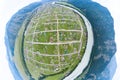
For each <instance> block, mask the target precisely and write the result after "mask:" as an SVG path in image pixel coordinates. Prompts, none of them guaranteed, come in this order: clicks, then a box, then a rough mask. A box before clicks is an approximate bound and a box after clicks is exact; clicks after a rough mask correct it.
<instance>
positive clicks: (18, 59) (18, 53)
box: [14, 26, 29, 80]
mask: <svg viewBox="0 0 120 80" xmlns="http://www.w3.org/2000/svg"><path fill="white" fill-rule="evenodd" d="M24 29H25V26H22V27H21V29H20V31H19V33H18V37H17V38H16V41H15V50H14V62H15V65H16V67H17V69H18V71H19V73H20V74H21V76H22V77H23V79H25V80H29V76H28V75H27V74H26V73H25V69H26V68H25V67H24V63H23V62H24V61H23V55H22V49H21V48H22V40H23V36H22V35H23V32H24Z"/></svg>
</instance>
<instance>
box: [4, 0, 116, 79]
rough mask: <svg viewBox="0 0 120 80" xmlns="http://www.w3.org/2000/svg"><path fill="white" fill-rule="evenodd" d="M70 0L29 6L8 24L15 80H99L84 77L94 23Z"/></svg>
mask: <svg viewBox="0 0 120 80" xmlns="http://www.w3.org/2000/svg"><path fill="white" fill-rule="evenodd" d="M70 1H71V2H72V0H70ZM70 1H69V0H68V1H67V0H51V1H50V0H45V1H41V2H35V3H32V4H30V5H28V6H26V7H24V8H23V9H21V10H19V11H18V12H17V13H16V14H15V15H13V17H12V18H11V20H10V21H9V22H8V23H7V27H6V36H5V43H6V45H7V53H8V62H9V67H10V69H11V72H12V74H13V76H14V78H15V80H102V79H93V78H91V79H86V78H85V75H87V73H89V70H91V69H90V67H91V65H92V64H93V62H92V60H91V56H92V52H93V49H94V41H96V40H94V39H95V38H94V33H95V32H94V30H93V26H94V24H93V25H92V24H91V22H90V21H89V19H87V17H86V13H84V10H82V9H81V8H78V7H76V6H75V5H73V4H71V2H70ZM81 1H82V0H81ZM81 4H82V3H81ZM96 39H97V38H96ZM99 48H100V46H99ZM112 48H114V49H115V45H114V46H113V47H112ZM102 55H103V57H104V58H105V56H104V54H102ZM94 58H98V57H94ZM105 59H106V58H105ZM86 77H87V76H86ZM94 78H95V77H94Z"/></svg>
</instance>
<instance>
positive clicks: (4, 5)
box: [0, 0, 120, 80]
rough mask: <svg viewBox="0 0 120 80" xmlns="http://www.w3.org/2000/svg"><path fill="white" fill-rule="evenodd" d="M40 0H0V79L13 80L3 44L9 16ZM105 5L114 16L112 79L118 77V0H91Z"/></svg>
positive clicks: (119, 59) (119, 32) (119, 31)
mask: <svg viewBox="0 0 120 80" xmlns="http://www.w3.org/2000/svg"><path fill="white" fill-rule="evenodd" d="M35 1H40V0H0V79H1V80H14V79H13V76H12V74H11V72H10V70H9V66H8V63H7V60H6V48H5V45H4V33H5V26H6V23H7V22H8V20H9V19H10V18H11V16H12V15H13V14H14V13H15V12H17V11H18V10H19V9H21V8H22V7H24V6H26V5H28V4H30V3H32V2H35ZM93 1H96V2H99V3H100V4H102V5H103V6H105V7H107V8H108V9H109V10H110V12H111V15H112V16H113V18H114V27H115V34H116V35H115V41H116V43H117V48H118V49H117V52H116V60H117V64H119V65H118V68H117V71H116V74H115V76H114V78H113V80H118V79H120V76H119V74H120V54H119V53H120V42H119V41H120V22H119V21H120V11H119V10H118V9H119V8H120V5H119V4H120V0H93Z"/></svg>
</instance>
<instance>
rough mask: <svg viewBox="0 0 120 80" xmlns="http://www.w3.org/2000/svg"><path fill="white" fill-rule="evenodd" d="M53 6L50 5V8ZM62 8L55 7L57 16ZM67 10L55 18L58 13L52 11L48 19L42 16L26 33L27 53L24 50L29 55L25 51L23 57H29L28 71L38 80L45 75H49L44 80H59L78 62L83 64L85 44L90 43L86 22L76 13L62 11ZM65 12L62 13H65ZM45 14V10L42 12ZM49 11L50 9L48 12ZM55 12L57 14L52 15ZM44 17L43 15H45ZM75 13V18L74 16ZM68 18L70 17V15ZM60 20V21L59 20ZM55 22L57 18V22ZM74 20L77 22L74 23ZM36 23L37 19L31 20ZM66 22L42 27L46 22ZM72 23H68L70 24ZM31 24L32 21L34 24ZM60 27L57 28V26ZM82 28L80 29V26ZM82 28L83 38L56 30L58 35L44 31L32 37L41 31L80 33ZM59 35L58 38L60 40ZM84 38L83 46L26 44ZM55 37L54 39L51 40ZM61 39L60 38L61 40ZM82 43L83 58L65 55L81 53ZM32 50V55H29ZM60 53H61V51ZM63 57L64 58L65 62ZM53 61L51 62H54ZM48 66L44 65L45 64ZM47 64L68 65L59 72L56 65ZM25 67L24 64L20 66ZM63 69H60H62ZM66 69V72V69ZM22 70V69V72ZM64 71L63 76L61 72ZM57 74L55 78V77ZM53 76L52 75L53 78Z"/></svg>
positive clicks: (77, 44)
mask: <svg viewBox="0 0 120 80" xmlns="http://www.w3.org/2000/svg"><path fill="white" fill-rule="evenodd" d="M47 6H48V7H50V5H47ZM59 9H60V8H59V6H58V5H57V6H56V7H55V10H54V11H57V12H58V13H62V12H60V11H61V10H59ZM63 9H64V10H65V11H64V12H69V13H68V14H62V15H63V16H61V15H60V14H58V15H57V16H56V14H55V12H54V11H53V12H52V16H49V18H48V17H47V18H46V17H45V18H43V17H44V16H40V17H42V18H40V19H39V21H37V22H36V23H34V25H32V26H31V25H29V26H28V28H27V33H28V34H26V35H25V38H24V52H25V50H29V51H28V53H27V52H25V53H24V56H25V58H27V56H28V57H29V58H30V59H26V61H25V62H26V65H27V68H28V69H29V72H30V73H31V75H32V76H33V78H35V79H36V80H38V78H39V76H42V74H44V75H46V76H47V77H46V78H45V80H59V79H61V78H63V77H65V76H67V75H68V74H70V73H71V72H72V71H73V70H74V69H75V68H76V66H77V65H78V63H79V62H80V61H81V58H82V56H83V55H84V51H85V47H86V43H87V35H86V34H87V30H86V28H85V24H84V21H83V20H82V19H81V17H79V16H75V15H77V14H75V13H74V12H72V11H70V10H69V9H67V8H63ZM63 9H62V10H63ZM43 12H44V11H43ZM48 12H49V10H48ZM53 13H54V14H55V15H53ZM42 14H43V15H45V14H44V13H42ZM70 14H71V15H73V14H74V16H71V15H70ZM68 15H69V16H68ZM56 17H57V18H56ZM78 17H79V19H78V20H79V21H80V22H81V25H82V26H80V24H79V22H77V20H76V18H78ZM63 18H66V19H69V20H58V19H63ZM54 19H57V20H56V21H55V20H54ZM73 19H75V21H71V20H73ZM32 20H33V21H34V18H33V19H32ZM49 20H50V21H52V22H54V21H55V22H57V21H58V22H65V24H64V23H51V24H49V25H48V24H45V25H43V23H44V22H50V21H49ZM68 23H69V24H68ZM31 24H32V22H31ZM57 25H58V26H57ZM78 26H79V27H78ZM81 27H82V28H83V31H84V33H83V36H82V35H81V32H67V31H59V32H58V31H55V32H42V33H37V34H31V33H33V32H40V31H47V30H57V28H58V30H60V29H64V30H73V29H74V30H81ZM57 35H59V36H58V37H57ZM81 36H82V39H81V40H82V43H71V44H60V45H57V44H54V45H49V44H30V43H27V41H30V42H32V41H33V42H42V43H51V44H52V43H57V42H58V41H59V42H61V43H63V42H66V41H80V40H79V39H80V37H81ZM51 37H52V38H51ZM58 38H59V39H58ZM80 44H81V45H82V47H81V51H80V57H78V54H73V55H71V56H62V55H65V54H69V53H74V52H75V51H78V50H79V48H80V47H79V46H80ZM30 50H32V52H35V53H32V52H30ZM58 50H59V52H58ZM40 54H46V55H47V54H48V55H59V56H41V55H40ZM62 57H64V59H65V60H64V59H63V60H62ZM51 62H52V63H51ZM43 63H45V64H43ZM21 64H22V63H21ZM47 64H57V65H59V64H66V65H65V66H62V65H60V66H58V71H55V69H56V66H55V65H47ZM21 66H22V65H21ZM59 68H60V70H59ZM66 68H67V69H66ZM22 71H23V70H22ZM61 72H62V73H61ZM53 74H56V75H53ZM51 75H53V76H51Z"/></svg>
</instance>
